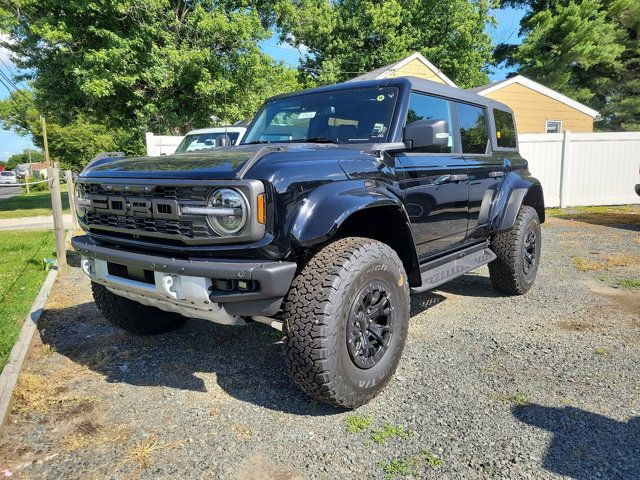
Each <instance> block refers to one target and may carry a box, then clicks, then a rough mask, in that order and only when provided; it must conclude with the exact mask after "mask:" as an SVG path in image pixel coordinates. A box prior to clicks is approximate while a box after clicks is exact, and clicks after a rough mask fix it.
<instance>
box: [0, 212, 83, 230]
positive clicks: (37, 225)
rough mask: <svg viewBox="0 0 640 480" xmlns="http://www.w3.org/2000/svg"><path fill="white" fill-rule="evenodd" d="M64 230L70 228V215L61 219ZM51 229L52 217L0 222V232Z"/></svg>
mask: <svg viewBox="0 0 640 480" xmlns="http://www.w3.org/2000/svg"><path fill="white" fill-rule="evenodd" d="M62 220H63V222H64V227H65V228H71V214H69V213H67V214H65V215H63V218H62ZM50 228H53V216H52V215H43V216H38V217H20V218H6V219H2V220H0V230H25V229H26V230H48V229H50Z"/></svg>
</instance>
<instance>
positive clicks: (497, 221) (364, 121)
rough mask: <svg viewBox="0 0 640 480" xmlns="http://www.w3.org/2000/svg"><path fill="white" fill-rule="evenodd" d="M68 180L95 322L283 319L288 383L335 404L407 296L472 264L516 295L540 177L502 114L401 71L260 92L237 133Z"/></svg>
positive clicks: (370, 360) (393, 351)
mask: <svg viewBox="0 0 640 480" xmlns="http://www.w3.org/2000/svg"><path fill="white" fill-rule="evenodd" d="M76 189H77V214H78V218H79V221H80V223H81V225H82V227H83V229H84V230H85V231H86V235H84V236H78V237H75V238H74V239H73V245H74V247H75V249H76V250H77V251H78V252H79V253H80V255H81V257H82V268H83V270H84V272H85V273H86V274H87V275H89V276H90V277H91V281H92V289H93V295H94V298H95V301H96V304H97V306H98V308H99V309H100V311H101V312H102V313H103V314H104V316H105V317H106V318H107V319H109V320H110V321H111V322H112V323H114V324H115V325H117V326H119V327H121V328H123V329H125V330H127V331H129V332H133V333H136V334H140V335H143V334H151V333H160V332H166V331H169V330H171V329H174V328H177V327H179V326H180V325H182V324H183V323H184V322H185V321H186V318H187V317H196V318H202V319H207V320H211V321H214V322H218V323H223V324H229V325H242V324H245V323H247V322H251V321H259V322H263V323H267V324H270V325H272V326H274V327H276V328H282V329H283V330H284V332H285V342H284V353H285V355H284V356H285V362H286V365H287V368H288V370H289V372H290V373H291V376H292V377H293V380H294V381H295V383H296V384H297V385H298V387H300V388H301V389H302V390H304V391H305V392H306V393H308V394H309V395H311V396H312V397H314V398H316V399H319V400H321V401H323V402H326V403H329V404H333V405H340V406H344V407H351V408H353V407H357V406H360V405H362V404H364V403H366V402H367V401H368V400H370V399H371V398H372V397H374V396H375V395H376V394H377V393H378V392H380V390H381V389H382V388H383V387H384V386H385V385H386V384H387V383H388V382H389V380H390V379H391V377H392V375H393V373H394V371H395V369H396V366H397V365H398V362H399V359H400V355H401V354H402V350H403V347H404V343H405V339H406V337H407V327H408V322H409V316H410V314H409V294H410V292H411V291H413V292H421V291H425V290H428V289H431V288H434V287H436V286H438V285H440V284H442V283H444V282H446V281H448V280H451V279H453V278H455V277H457V276H460V275H462V274H464V273H466V272H468V271H470V270H472V269H474V268H476V267H478V266H481V265H484V264H488V265H489V272H490V275H491V281H492V283H493V286H494V287H495V288H496V289H497V290H499V291H501V292H504V293H506V294H510V295H519V294H523V293H525V292H526V291H527V290H529V288H530V287H531V285H532V283H533V281H534V279H535V276H536V272H537V269H538V265H539V262H540V248H541V232H540V223H541V222H543V221H544V201H543V195H542V188H541V186H540V182H538V180H536V179H535V178H533V177H532V176H531V175H530V173H529V171H528V170H527V162H526V160H524V159H523V158H522V157H521V156H520V155H519V153H518V142H517V135H516V129H515V124H514V120H513V114H512V112H511V110H510V109H509V108H508V107H506V106H505V105H503V104H500V103H497V102H495V101H492V100H490V99H487V98H484V97H481V96H478V95H475V94H473V93H470V92H467V91H464V90H459V89H457V88H453V87H449V86H445V85H440V84H437V83H433V82H429V81H426V80H422V79H418V78H412V77H409V78H396V79H392V80H376V81H367V82H347V83H343V84H340V85H333V86H329V87H322V88H316V89H313V90H307V91H303V92H298V93H293V94H287V95H281V96H278V97H275V98H272V99H270V100H268V101H267V102H266V103H265V104H264V106H263V107H262V108H261V109H260V111H259V112H258V114H257V115H256V117H255V119H254V120H253V122H252V123H251V126H250V128H249V130H248V132H247V134H246V136H245V138H244V140H243V143H242V144H241V145H239V146H234V147H222V148H217V149H211V150H202V151H197V152H189V153H183V154H175V155H171V156H166V157H155V158H103V159H99V160H96V161H94V162H93V163H91V164H90V165H88V166H87V167H86V168H85V170H84V171H83V172H82V174H81V175H80V176H79V177H78V180H77V187H76Z"/></svg>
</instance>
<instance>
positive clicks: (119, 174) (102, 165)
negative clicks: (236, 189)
mask: <svg viewBox="0 0 640 480" xmlns="http://www.w3.org/2000/svg"><path fill="white" fill-rule="evenodd" d="M380 147H382V145H374V144H361V145H335V144H310V143H295V144H292V143H281V144H268V145H264V144H263V145H239V146H231V147H219V148H215V149H211V150H202V151H199V152H193V153H179V154H174V155H166V156H160V157H124V158H102V159H100V160H95V161H94V162H91V163H90V164H89V165H87V166H86V167H85V169H84V170H83V171H82V173H81V175H80V176H81V177H90V178H144V179H153V178H158V179H160V178H162V179H165V178H172V179H198V180H208V179H212V180H213V179H219V180H232V179H235V178H239V177H241V176H242V175H243V172H245V171H246V170H247V169H248V168H249V167H251V166H252V165H253V164H255V163H256V162H257V161H258V160H259V159H261V158H264V157H266V156H267V155H269V156H270V157H271V156H273V157H274V159H275V158H276V157H277V158H278V161H283V160H284V161H286V160H287V159H289V158H291V159H292V160H293V159H295V160H296V161H304V160H305V159H307V160H312V159H316V160H319V159H325V160H329V159H333V160H335V161H339V160H341V159H344V158H354V157H357V156H358V155H360V154H361V153H363V152H364V151H371V150H377V149H379V148H380ZM381 149H384V148H381Z"/></svg>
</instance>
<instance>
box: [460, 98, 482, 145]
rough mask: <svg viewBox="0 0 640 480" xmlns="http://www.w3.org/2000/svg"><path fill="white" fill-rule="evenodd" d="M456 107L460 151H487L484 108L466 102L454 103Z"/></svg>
mask: <svg viewBox="0 0 640 480" xmlns="http://www.w3.org/2000/svg"><path fill="white" fill-rule="evenodd" d="M456 108H457V110H458V123H459V125H460V140H461V142H462V153H476V154H485V153H488V152H489V151H490V150H489V133H488V129H487V114H486V110H485V109H484V108H483V107H478V106H476V105H468V104H466V103H456Z"/></svg>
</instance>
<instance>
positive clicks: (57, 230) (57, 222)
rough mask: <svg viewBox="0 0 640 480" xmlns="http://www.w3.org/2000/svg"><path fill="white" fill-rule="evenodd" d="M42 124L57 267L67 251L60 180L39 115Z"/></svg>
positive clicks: (41, 120)
mask: <svg viewBox="0 0 640 480" xmlns="http://www.w3.org/2000/svg"><path fill="white" fill-rule="evenodd" d="M40 123H41V124H42V138H43V141H44V161H45V162H46V163H47V165H48V166H49V169H48V170H49V176H50V177H51V180H50V182H51V208H52V210H53V232H54V234H55V237H56V256H57V260H58V267H61V266H63V265H66V264H67V249H66V247H65V244H64V223H63V217H62V197H61V195H60V178H59V174H58V169H57V168H56V166H55V165H53V163H52V162H51V159H50V158H49V142H48V140H47V121H46V120H45V118H44V116H42V115H40Z"/></svg>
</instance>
